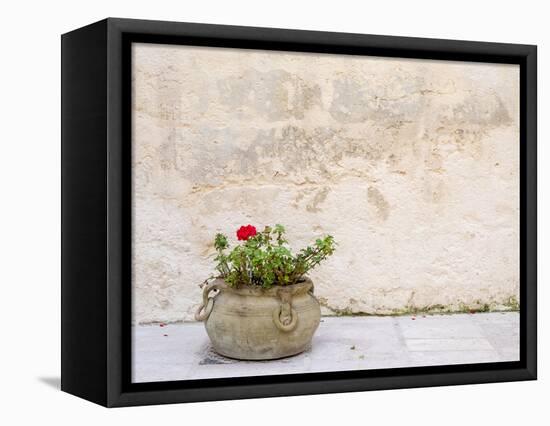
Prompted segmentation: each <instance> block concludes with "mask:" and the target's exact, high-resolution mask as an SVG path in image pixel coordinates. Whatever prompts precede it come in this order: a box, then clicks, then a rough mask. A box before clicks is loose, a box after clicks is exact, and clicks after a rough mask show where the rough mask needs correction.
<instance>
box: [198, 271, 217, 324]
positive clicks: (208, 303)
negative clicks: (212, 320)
mask: <svg viewBox="0 0 550 426" xmlns="http://www.w3.org/2000/svg"><path fill="white" fill-rule="evenodd" d="M222 287H223V284H222V283H220V281H219V280H216V281H214V282H211V283H210V284H207V285H205V286H204V289H203V291H202V303H201V305H200V306H199V307H198V309H197V311H196V312H195V319H196V320H197V321H206V320H207V319H208V317H209V316H210V313H211V312H212V309H213V308H214V297H215V296H214V297H208V296H209V294H210V292H211V291H213V290H219V289H221V288H222ZM203 309H204V312H202V313H201V311H202V310H203Z"/></svg>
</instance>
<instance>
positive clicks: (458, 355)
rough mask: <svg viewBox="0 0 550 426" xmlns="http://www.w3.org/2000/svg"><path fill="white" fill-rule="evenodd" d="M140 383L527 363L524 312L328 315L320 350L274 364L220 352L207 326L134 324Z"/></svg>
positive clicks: (316, 342)
mask: <svg viewBox="0 0 550 426" xmlns="http://www.w3.org/2000/svg"><path fill="white" fill-rule="evenodd" d="M132 351H133V368H132V379H133V381H134V382H155V381H169V380H193V379H205V378H220V377H242V376H258V375H273V374H293V373H311V372H327V371H345V370H367V369H381V368H400V367H419V366H428V365H445V364H472V363H486V362H503V361H515V360H519V313H517V312H492V313H476V314H453V315H425V316H423V315H418V316H412V317H411V316H398V317H376V316H361V317H347V316H345V317H323V318H322V320H321V324H320V326H319V329H318V331H317V333H316V334H315V336H314V339H313V342H312V347H311V348H310V349H308V350H307V351H305V352H304V353H302V354H299V355H297V356H294V357H289V358H285V359H280V360H273V361H238V360H234V359H230V358H226V357H224V356H221V355H219V354H217V353H216V352H214V351H213V350H212V348H211V346H210V342H209V340H208V336H207V334H206V331H205V329H204V325H203V324H202V323H175V324H166V325H163V326H160V325H159V324H155V325H138V326H134V327H133V341H132Z"/></svg>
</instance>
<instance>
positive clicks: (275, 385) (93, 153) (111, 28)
mask: <svg viewBox="0 0 550 426" xmlns="http://www.w3.org/2000/svg"><path fill="white" fill-rule="evenodd" d="M61 42H62V183H61V187H62V218H61V220H62V283H61V288H62V291H61V296H62V312H61V313H62V326H61V332H62V347H61V354H62V360H61V367H62V377H61V388H62V390H64V391H65V392H68V393H71V394H74V395H77V396H79V397H82V398H85V399H87V400H90V401H93V402H95V403H98V404H101V405H104V406H108V407H116V406H130V405H143V404H161V403H176V402H191V401H207V400H223V399H239V398H257V397H271V396H283V395H304V394H319V393H330V392H351V391H365V390H375V389H395V388H414V387H422V386H443V385H459V384H470V383H487V382H504V381H516V380H534V379H536V375H537V372H536V371H537V361H536V359H537V358H536V355H537V321H536V319H537V312H536V309H537V304H536V297H537V296H536V293H537V275H536V274H537V195H536V194H537V182H536V176H537V157H536V155H537V142H536V141H537V49H536V46H532V45H520V44H501V43H486V42H471V41H454V40H437V39H422V38H408V37H390V36H374V35H362V34H345V33H329V32H317V31H298V30H284V29H273V28H253V27H237V26H225V25H206V24H190V23H177V22H160V21H145V20H130V19H117V18H109V19H105V20H102V21H100V22H97V23H94V24H91V25H89V26H86V27H83V28H80V29H78V30H75V31H72V32H69V33H67V34H64V35H63V36H62V39H61ZM132 42H147V43H163V44H184V45H200V46H218V47H233V48H235V47H236V48H242V49H264V50H284V51H299V52H322V53H339V54H349V55H375V56H385V57H401V58H421V59H444V60H457V61H473V62H491V63H512V64H519V66H520V86H521V87H520V102H521V106H520V191H521V193H520V204H521V205H520V360H519V361H517V362H501V363H484V364H463V365H446V366H427V367H412V368H393V369H382V370H360V371H340V372H330V373H305V374H291V375H277V376H258V377H238V378H231V379H227V378H224V379H204V380H193V381H173V382H155V383H131V380H130V365H131V364H130V362H131V359H130V357H131V350H130V345H131V342H130V327H131V322H130V300H131V288H130V284H131V283H130V278H131V274H130V267H131V264H130V254H131V244H130V241H131V240H130V236H131V210H130V201H131V200H130V196H131V191H130V184H131V182H130V173H131V169H130V168H131V163H130V143H131V141H130V125H131V123H130V119H131V114H130V93H131V92H130V89H131V81H130V66H131V64H130V60H131V58H130V46H131V43H132Z"/></svg>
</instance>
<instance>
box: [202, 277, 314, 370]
mask: <svg viewBox="0 0 550 426" xmlns="http://www.w3.org/2000/svg"><path fill="white" fill-rule="evenodd" d="M214 290H217V293H215V294H214V295H213V296H212V295H211V294H213V293H212V292H213V291H214ZM195 319H196V320H198V321H204V322H205V327H206V332H207V333H208V336H209V337H210V340H211V342H212V346H213V348H214V350H215V351H216V352H218V353H219V354H221V355H224V356H227V357H230V358H236V359H243V360H265V359H276V358H284V357H288V356H291V355H296V354H299V353H300V352H303V351H304V350H306V349H307V348H308V347H309V346H310V345H311V339H312V337H313V334H314V333H315V330H317V327H318V326H319V322H320V320H321V309H320V307H319V302H318V301H317V299H316V298H315V296H313V283H312V282H311V280H310V279H309V278H306V279H305V280H304V281H302V282H300V283H297V284H293V285H289V286H284V287H283V286H274V287H272V288H270V289H263V288H255V287H240V288H231V287H229V286H228V285H227V284H226V283H225V282H224V281H223V280H219V279H218V280H216V281H214V282H212V283H211V284H208V285H207V286H205V288H204V291H203V303H202V304H201V306H200V307H199V309H198V310H197V313H196V314H195Z"/></svg>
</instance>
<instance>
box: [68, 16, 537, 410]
mask: <svg viewBox="0 0 550 426" xmlns="http://www.w3.org/2000/svg"><path fill="white" fill-rule="evenodd" d="M536 70H537V65H536V46H528V45H519V44H501V43H486V42H470V41H453V40H435V39H420V38H404V37H389V36H373V35H361V34H343V33H328V32H314V31H297V30H282V29H271V28H251V27H235V26H224V25H205V24H189V23H176V22H157V21H142V20H128V19H112V18H109V19H106V20H103V21H100V22H97V23H95V24H92V25H89V26H87V27H83V28H80V29H78V30H75V31H72V32H70V33H67V34H64V35H63V36H62V378H61V379H62V382H61V383H62V389H63V390H64V391H66V392H68V393H71V394H74V395H77V396H80V397H82V398H85V399H88V400H90V401H93V402H96V403H99V404H102V405H105V406H128V405H140V404H159V403H174V402H190V401H206V400H217V399H237V398H252V397H269V396H281V395H303V394H315V393H328V392H348V391H364V390H375V389H390V388H404V387H408V388H412V387H421V386H441V385H458V384H468V383H486V382H502V381H515V380H533V379H535V378H536V325H537V324H536V262H537V255H536V248H537V245H536V219H537V217H536V211H537V208H536V119H537V117H536V107H537V103H536V78H537V77H536Z"/></svg>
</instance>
